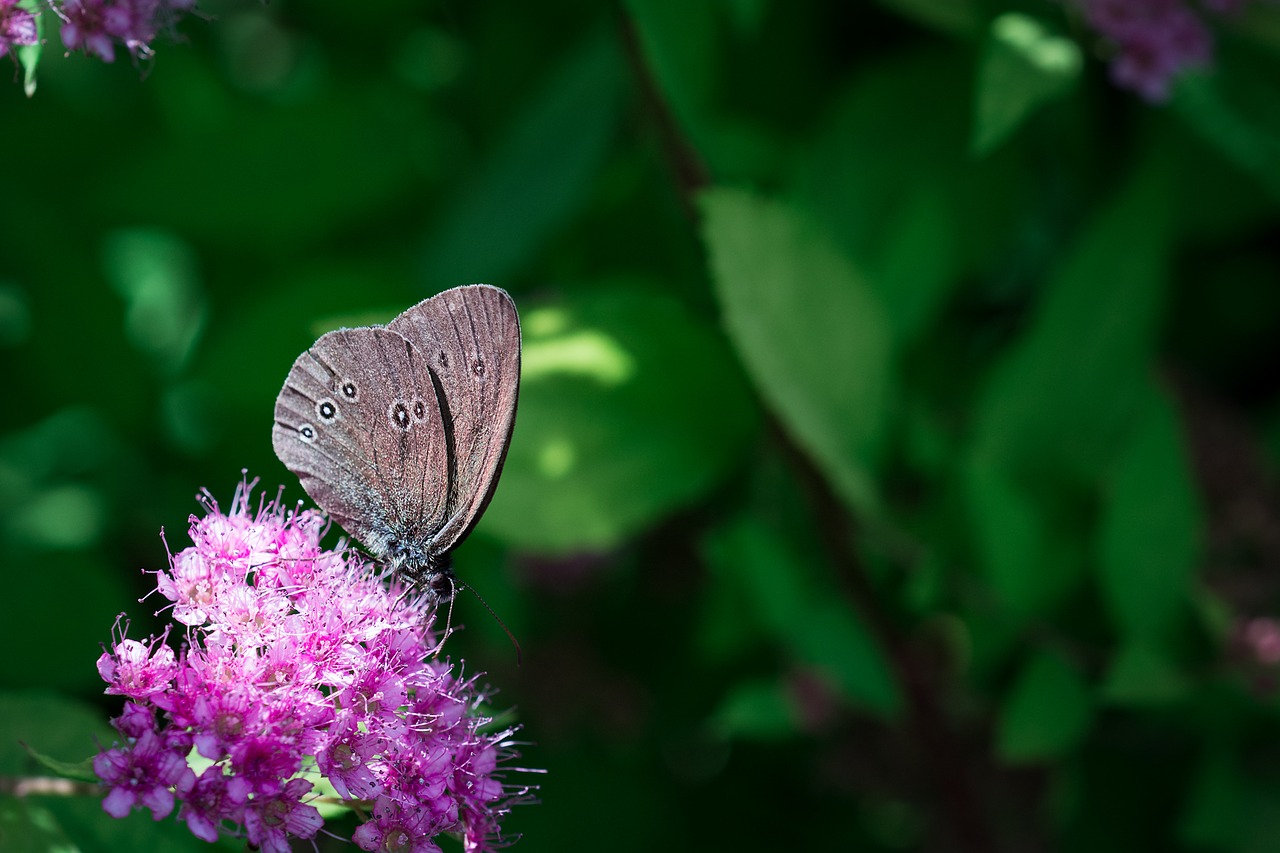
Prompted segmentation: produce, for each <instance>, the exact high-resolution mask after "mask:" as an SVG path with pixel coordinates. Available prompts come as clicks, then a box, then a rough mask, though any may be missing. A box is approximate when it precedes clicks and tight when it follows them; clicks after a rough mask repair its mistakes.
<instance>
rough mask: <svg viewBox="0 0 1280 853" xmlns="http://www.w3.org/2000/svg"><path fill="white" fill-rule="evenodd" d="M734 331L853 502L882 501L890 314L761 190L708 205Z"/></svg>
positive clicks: (706, 229) (809, 447)
mask: <svg viewBox="0 0 1280 853" xmlns="http://www.w3.org/2000/svg"><path fill="white" fill-rule="evenodd" d="M701 206H702V211H703V236H704V240H705V242H706V245H707V251H708V254H709V256H710V265H711V272H712V278H713V280H714V283H715V287H716V295H717V296H718V298H719V300H720V304H721V308H722V310H723V313H724V323H725V327H726V328H727V330H728V332H729V337H730V339H731V340H732V341H733V344H734V346H735V348H736V349H737V351H738V354H739V356H740V357H741V358H742V361H743V363H744V364H745V365H746V368H747V372H748V374H750V376H751V378H752V380H753V382H754V383H755V385H756V387H757V388H758V389H759V391H760V393H761V395H762V396H763V397H764V398H765V400H766V401H767V402H768V404H769V406H770V408H772V410H773V411H774V413H775V414H776V416H777V417H778V418H779V420H781V421H782V422H783V423H784V424H785V425H786V427H787V429H788V431H789V432H790V433H791V435H792V436H793V437H794V439H795V440H796V442H797V443H798V444H799V445H800V446H801V447H802V448H803V449H804V450H805V451H806V452H807V453H808V454H809V455H810V456H811V457H812V458H813V459H814V460H815V461H816V462H817V463H818V464H819V465H820V466H821V467H822V468H823V470H825V471H826V473H827V475H828V476H829V478H830V479H831V481H832V482H833V484H834V485H835V487H836V489H837V491H838V492H839V493H840V494H841V496H842V497H843V498H844V500H845V502H846V503H847V504H848V505H849V506H850V507H851V508H853V509H855V510H861V511H866V510H870V509H872V508H873V507H874V505H875V502H876V497H875V488H874V485H873V478H872V471H873V469H874V467H875V465H876V463H877V461H878V458H879V450H880V448H879V445H880V441H881V438H882V434H883V429H884V422H885V414H886V400H887V397H888V385H889V381H890V376H889V371H890V344H891V341H890V332H889V326H888V323H887V321H886V319H885V315H884V310H883V309H882V307H881V306H880V304H879V303H878V302H877V301H876V298H875V296H874V294H873V293H872V290H871V288H870V287H868V285H867V283H866V282H865V281H864V279H863V278H862V276H861V275H860V274H859V272H858V271H857V270H856V269H855V268H854V267H853V265H852V264H850V262H849V261H848V259H847V258H845V257H844V256H843V255H842V254H841V253H840V252H839V251H838V250H837V249H836V247H835V246H834V245H833V244H832V243H831V241H830V240H829V239H828V238H827V237H826V236H825V235H824V234H823V233H822V232H821V230H820V229H819V228H818V227H817V226H816V225H814V223H813V222H811V221H810V220H809V219H808V218H807V217H806V216H804V215H803V214H802V213H801V212H799V211H797V210H795V209H793V208H790V207H788V206H786V205H784V204H781V203H778V202H773V201H768V200H765V199H763V198H760V197H759V196H755V195H753V194H751V193H748V192H744V191H740V190H732V189H716V190H712V191H710V192H707V193H705V194H704V195H703V196H702V198H701Z"/></svg>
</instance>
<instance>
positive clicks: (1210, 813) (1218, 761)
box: [1178, 744, 1248, 850]
mask: <svg viewBox="0 0 1280 853" xmlns="http://www.w3.org/2000/svg"><path fill="white" fill-rule="evenodd" d="M1234 748H1235V747H1234V744H1225V745H1224V744H1215V745H1213V746H1210V747H1209V748H1208V749H1207V750H1206V753H1205V756H1204V758H1203V760H1202V761H1201V763H1200V766H1199V768H1197V770H1196V772H1195V775H1194V777H1193V778H1192V779H1191V789H1190V792H1189V794H1188V798H1187V803H1186V805H1184V806H1183V808H1182V810H1181V815H1180V816H1179V818H1178V835H1179V837H1180V838H1181V840H1182V841H1183V843H1185V844H1188V845H1190V846H1193V847H1196V848H1201V849H1215V850H1216V849H1225V850H1233V849H1236V845H1237V844H1238V843H1239V840H1240V836H1241V824H1242V823H1243V822H1244V820H1243V819H1244V814H1245V808H1246V801H1247V799H1248V790H1247V783H1246V782H1245V780H1244V779H1243V778H1242V777H1241V773H1240V768H1239V767H1238V766H1237V764H1238V763H1237V761H1236V760H1235V756H1234V754H1233V752H1234Z"/></svg>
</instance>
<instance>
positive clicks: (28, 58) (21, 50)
mask: <svg viewBox="0 0 1280 853" xmlns="http://www.w3.org/2000/svg"><path fill="white" fill-rule="evenodd" d="M18 8H20V9H26V10H27V11H28V12H31V13H33V14H34V15H35V19H36V43H35V44H24V45H21V46H20V47H18V48H16V49H14V51H13V53H14V55H15V56H16V57H17V59H18V64H19V65H21V66H22V91H23V93H25V94H26V96H27V97H28V98H30V97H32V96H33V95H35V93H36V67H37V66H39V64H40V56H41V54H42V53H43V52H44V36H45V26H44V18H45V16H44V15H42V14H41V9H40V3H39V2H38V0H19V3H18Z"/></svg>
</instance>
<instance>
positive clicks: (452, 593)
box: [431, 578, 458, 654]
mask: <svg viewBox="0 0 1280 853" xmlns="http://www.w3.org/2000/svg"><path fill="white" fill-rule="evenodd" d="M457 594H458V588H457V583H456V581H454V579H453V578H449V610H448V611H445V615H444V633H443V634H440V642H439V643H436V646H435V651H434V652H431V653H433V654H439V653H440V649H442V648H444V640H447V639H449V634H452V633H453V599H454V598H456V597H457Z"/></svg>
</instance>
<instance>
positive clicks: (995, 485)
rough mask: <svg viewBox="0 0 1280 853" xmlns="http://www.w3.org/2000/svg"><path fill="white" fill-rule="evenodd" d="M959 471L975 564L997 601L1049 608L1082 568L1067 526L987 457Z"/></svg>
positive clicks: (1027, 609) (1031, 609)
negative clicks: (974, 547) (974, 551)
mask: <svg viewBox="0 0 1280 853" xmlns="http://www.w3.org/2000/svg"><path fill="white" fill-rule="evenodd" d="M963 474H964V481H963V482H964V494H965V502H966V505H967V507H968V509H969V523H970V525H971V526H972V530H973V535H974V538H975V545H976V548H977V555H978V565H979V566H980V567H981V570H982V574H983V577H984V578H985V580H986V581H987V583H989V584H990V585H991V588H992V589H993V590H994V591H995V593H996V599H997V601H998V602H999V604H1000V605H1001V606H1002V607H1004V608H1007V609H1008V611H1009V613H1011V614H1012V615H1013V616H1015V617H1027V616H1031V615H1037V614H1044V613H1046V612H1048V611H1049V610H1050V609H1051V608H1052V607H1053V606H1054V605H1055V604H1057V603H1058V602H1059V601H1061V600H1062V599H1063V598H1064V597H1065V596H1066V594H1067V593H1068V592H1069V591H1070V590H1071V589H1073V588H1074V587H1075V586H1076V585H1077V582H1078V581H1079V580H1080V578H1081V577H1082V575H1083V573H1084V569H1083V561H1081V560H1080V559H1079V557H1080V554H1079V549H1078V548H1075V547H1072V543H1071V542H1070V541H1069V539H1068V538H1067V534H1069V532H1070V528H1069V527H1067V526H1066V525H1065V523H1064V520H1057V519H1054V518H1053V516H1052V515H1051V514H1050V513H1049V512H1048V509H1047V508H1046V507H1045V506H1043V505H1042V503H1041V502H1040V501H1038V500H1037V497H1036V495H1034V494H1032V493H1031V492H1029V491H1027V490H1026V489H1024V488H1022V487H1021V486H1020V485H1019V483H1018V482H1017V481H1016V480H1015V479H1013V478H1012V477H1010V476H1009V474H1008V472H1007V471H1006V470H1005V469H1003V468H1001V467H1000V466H999V465H997V464H996V463H994V462H993V461H992V460H990V459H984V458H982V457H980V456H976V455H975V456H973V457H971V458H970V459H969V460H968V462H967V463H966V465H965V466H964V471H963ZM1055 522H1057V523H1055Z"/></svg>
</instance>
